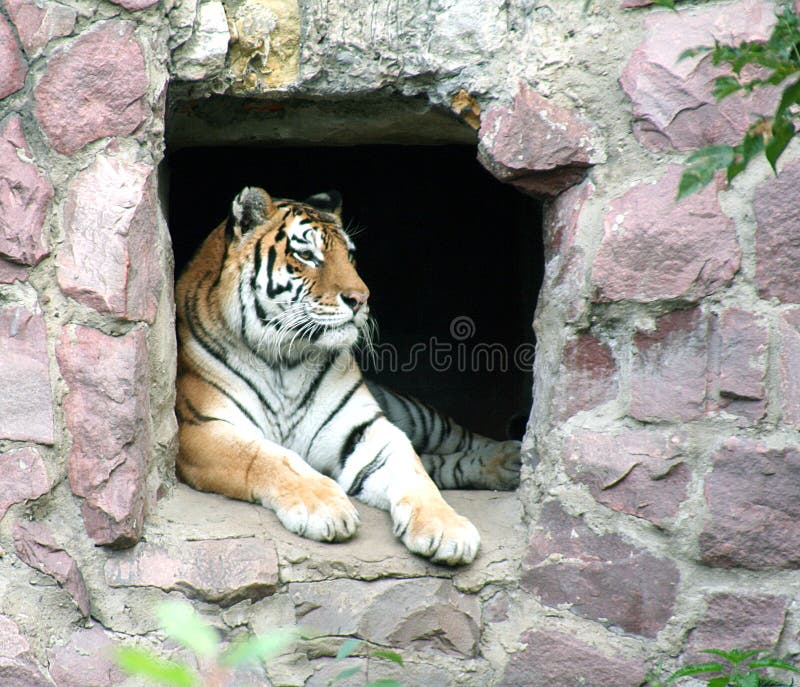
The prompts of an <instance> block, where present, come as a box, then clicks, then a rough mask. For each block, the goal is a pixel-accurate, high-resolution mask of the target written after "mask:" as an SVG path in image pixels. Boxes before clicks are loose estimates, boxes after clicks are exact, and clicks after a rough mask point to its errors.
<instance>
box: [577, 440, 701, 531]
mask: <svg viewBox="0 0 800 687" xmlns="http://www.w3.org/2000/svg"><path fill="white" fill-rule="evenodd" d="M686 450H687V449H686V441H685V438H684V437H681V436H679V435H676V434H672V435H670V434H667V433H665V432H659V431H651V430H625V431H622V432H620V433H619V434H600V433H598V432H588V431H584V432H579V433H577V434H572V435H570V436H568V437H567V440H566V443H565V445H564V465H565V467H566V470H567V473H568V474H569V475H570V476H571V477H572V478H573V479H576V480H578V481H579V482H582V483H583V484H585V485H586V486H588V487H589V491H590V492H591V493H592V496H594V498H595V499H596V500H597V501H598V502H600V503H602V504H604V505H606V506H608V507H609V508H613V509H614V510H616V511H621V512H623V513H628V514H630V515H635V516H637V517H640V518H644V519H646V520H650V521H651V522H653V523H655V524H656V525H663V524H665V522H666V521H667V520H669V519H671V518H674V517H675V516H676V515H677V514H678V507H679V506H680V504H681V503H682V502H683V501H684V500H685V499H686V487H687V485H688V484H689V480H690V479H691V470H690V469H689V468H688V466H687V465H686V463H685V462H684V461H683V460H682V457H683V455H684V454H685V452H686Z"/></svg>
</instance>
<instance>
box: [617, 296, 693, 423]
mask: <svg viewBox="0 0 800 687" xmlns="http://www.w3.org/2000/svg"><path fill="white" fill-rule="evenodd" d="M634 346H635V349H636V350H635V357H634V359H633V366H632V369H631V404H630V414H631V415H632V416H633V417H635V418H636V419H637V420H680V421H685V420H692V419H696V418H699V417H701V416H702V415H703V412H704V401H705V397H706V386H707V380H706V366H707V361H708V320H707V318H706V317H705V315H704V314H703V312H702V311H701V310H700V308H692V309H691V310H676V311H675V312H672V313H669V314H667V315H664V316H662V317H659V318H658V319H657V320H656V328H655V330H654V331H652V332H639V333H637V334H636V336H635V337H634Z"/></svg>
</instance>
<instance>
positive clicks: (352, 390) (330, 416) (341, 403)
mask: <svg viewBox="0 0 800 687" xmlns="http://www.w3.org/2000/svg"><path fill="white" fill-rule="evenodd" d="M363 383H364V381H363V380H361V379H359V380H358V381H357V382H356V383H355V384H353V386H351V387H350V389H349V390H348V391H347V393H346V394H345V395H344V396H342V398H341V399H340V400H339V403H338V404H337V406H336V407H335V408H334V409H333V410H332V411H331V412H330V413H329V414H328V417H326V418H325V421H324V422H323V423H322V424H321V425H320V426H319V427H317V431H316V432H314V436H313V437H311V441H309V442H308V449H309V450H311V447H312V446H313V445H314V440H315V439H316V438H317V436H319V433H320V432H321V431H322V430H323V429H324V428H325V426H326V425H327V424H328V423H329V422H330V421H331V420H332V419H333V417H334V415H336V413H338V412H339V411H340V410H341V409H342V408H344V406H345V404H346V403H347V402H348V401H349V400H350V399H351V398H352V397H353V394H354V393H355V392H356V390H357V389H358V387H360V386H361V385H362V384H363Z"/></svg>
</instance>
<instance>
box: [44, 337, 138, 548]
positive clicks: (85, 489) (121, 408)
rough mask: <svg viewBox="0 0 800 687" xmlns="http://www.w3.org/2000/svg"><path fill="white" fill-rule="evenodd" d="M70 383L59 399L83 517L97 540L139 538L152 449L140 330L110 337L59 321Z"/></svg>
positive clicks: (59, 352)
mask: <svg viewBox="0 0 800 687" xmlns="http://www.w3.org/2000/svg"><path fill="white" fill-rule="evenodd" d="M56 357H57V359H58V364H59V367H60V368H61V374H62V375H63V377H64V381H65V382H66V383H67V387H68V389H69V391H68V393H67V395H66V397H65V399H64V414H65V417H66V423H67V429H68V430H69V432H70V434H71V435H72V447H71V449H70V454H69V479H70V485H71V486H72V491H73V493H74V494H75V495H76V496H80V497H83V498H84V499H85V501H84V503H83V517H84V521H85V523H86V527H87V530H88V532H89V536H90V537H91V538H92V539H93V540H94V541H95V543H97V544H108V545H113V546H129V545H131V544H133V543H135V542H136V541H138V540H139V537H140V536H141V532H142V524H143V522H142V521H143V518H144V513H145V508H146V501H147V497H146V494H145V478H146V473H147V466H148V454H149V451H150V400H149V374H148V363H147V348H146V342H145V333H144V331H143V330H141V329H136V330H133V331H132V332H130V333H129V334H126V335H124V336H108V335H106V334H103V333H102V332H99V331H97V330H96V329H92V328H90V327H83V326H78V325H70V326H68V327H66V328H65V330H64V332H63V333H62V335H61V338H60V340H59V342H58V347H57V349H56Z"/></svg>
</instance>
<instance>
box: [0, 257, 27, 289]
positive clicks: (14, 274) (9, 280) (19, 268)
mask: <svg viewBox="0 0 800 687" xmlns="http://www.w3.org/2000/svg"><path fill="white" fill-rule="evenodd" d="M29 275H30V270H29V269H28V268H27V267H25V266H23V265H17V264H16V263H13V262H9V261H8V260H4V259H3V258H0V284H13V283H14V282H15V281H28V276H29Z"/></svg>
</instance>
